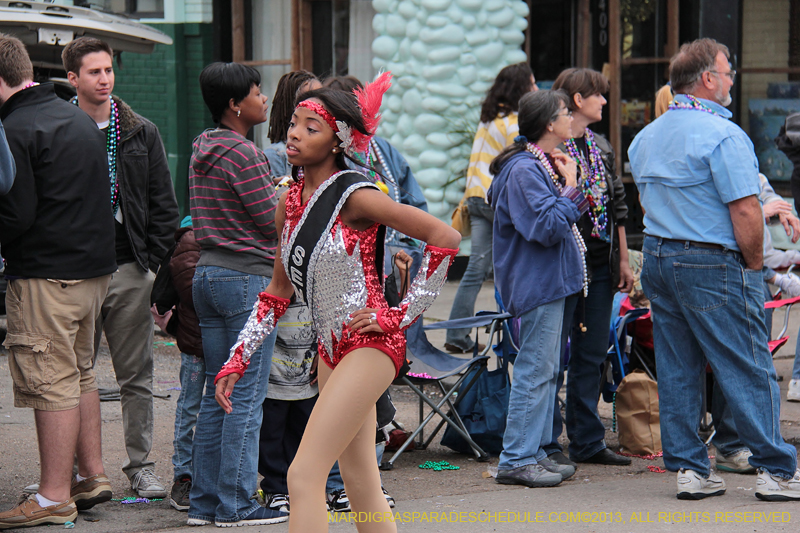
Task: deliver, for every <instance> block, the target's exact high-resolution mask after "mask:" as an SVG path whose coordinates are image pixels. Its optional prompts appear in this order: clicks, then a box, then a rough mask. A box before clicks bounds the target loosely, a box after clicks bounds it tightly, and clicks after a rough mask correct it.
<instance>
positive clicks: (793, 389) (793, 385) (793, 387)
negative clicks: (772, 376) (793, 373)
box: [786, 379, 800, 402]
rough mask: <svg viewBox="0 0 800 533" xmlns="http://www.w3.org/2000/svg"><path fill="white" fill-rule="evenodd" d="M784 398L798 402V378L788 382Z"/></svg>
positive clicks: (799, 396)
mask: <svg viewBox="0 0 800 533" xmlns="http://www.w3.org/2000/svg"><path fill="white" fill-rule="evenodd" d="M786 399H787V400H789V401H790V402H800V379H793V380H791V381H790V382H789V390H788V391H786Z"/></svg>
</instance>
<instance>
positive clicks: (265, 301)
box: [214, 292, 291, 385]
mask: <svg viewBox="0 0 800 533" xmlns="http://www.w3.org/2000/svg"><path fill="white" fill-rule="evenodd" d="M289 303H291V302H290V300H287V299H286V298H280V297H278V296H273V295H272V294H267V293H266V292H262V293H259V295H258V300H256V303H255V304H254V305H253V312H252V313H250V318H248V319H247V323H246V324H245V325H244V328H243V329H242V331H241V332H240V333H239V338H238V339H237V340H236V344H234V345H233V347H232V348H231V355H230V357H229V358H228V360H227V361H225V364H224V365H222V369H221V370H220V371H219V372H218V373H217V377H215V378H214V384H215V385H216V384H217V381H219V379H220V378H222V377H224V376H227V375H228V374H239V377H241V376H243V375H244V372H245V370H247V365H248V364H250V356H251V355H252V354H253V352H255V351H256V350H258V347H259V346H261V343H262V342H264V339H265V338H266V337H267V335H269V334H270V333H272V330H273V329H275V324H276V323H277V322H278V319H279V318H280V317H282V316H283V314H284V313H285V312H286V308H287V307H289Z"/></svg>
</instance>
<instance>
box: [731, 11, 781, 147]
mask: <svg viewBox="0 0 800 533" xmlns="http://www.w3.org/2000/svg"><path fill="white" fill-rule="evenodd" d="M788 63H789V0H744V2H743V13H742V57H741V58H740V61H739V64H738V65H737V67H739V68H741V67H746V68H767V67H783V68H785V67H786V66H787V65H788ZM787 79H788V78H787V75H786V74H744V75H742V76H741V77H737V83H741V87H742V102H743V105H742V128H744V130H745V131H748V130H749V125H750V124H749V115H748V111H747V110H748V105H747V103H748V102H749V100H750V99H751V98H766V97H767V85H768V84H769V83H772V82H779V81H786V80H787Z"/></svg>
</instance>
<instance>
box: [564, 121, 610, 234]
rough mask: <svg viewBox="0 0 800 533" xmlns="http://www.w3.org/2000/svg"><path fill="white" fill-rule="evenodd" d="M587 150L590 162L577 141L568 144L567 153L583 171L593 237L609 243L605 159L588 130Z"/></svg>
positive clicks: (571, 140) (592, 134)
mask: <svg viewBox="0 0 800 533" xmlns="http://www.w3.org/2000/svg"><path fill="white" fill-rule="evenodd" d="M585 135H586V136H585V139H586V148H587V150H588V152H589V160H588V161H587V160H586V158H585V157H584V156H583V152H582V151H581V150H579V149H578V145H577V143H576V142H575V139H570V140H568V141H567V142H566V145H567V152H569V155H570V157H572V159H574V160H575V161H577V162H578V166H579V167H580V169H581V177H582V178H583V179H582V183H581V185H582V187H581V189H582V191H583V194H584V195H585V196H586V198H587V199H588V200H589V218H590V219H591V220H592V237H595V238H597V239H602V240H604V241H606V242H609V241H610V239H609V236H608V231H607V229H608V213H607V212H606V203H607V202H606V191H608V182H607V181H606V176H605V168H604V167H603V159H602V157H601V155H600V150H599V149H598V148H597V143H596V142H594V133H593V132H592V130H590V129H588V128H587V129H586V134H585Z"/></svg>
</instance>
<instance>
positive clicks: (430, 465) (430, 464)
mask: <svg viewBox="0 0 800 533" xmlns="http://www.w3.org/2000/svg"><path fill="white" fill-rule="evenodd" d="M419 467H420V468H422V469H423V470H436V471H437V472H438V471H440V470H458V469H460V468H461V467H460V466H456V465H451V464H450V463H448V462H447V461H438V462H437V461H425V462H424V463H423V464H421V465H419Z"/></svg>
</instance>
